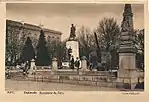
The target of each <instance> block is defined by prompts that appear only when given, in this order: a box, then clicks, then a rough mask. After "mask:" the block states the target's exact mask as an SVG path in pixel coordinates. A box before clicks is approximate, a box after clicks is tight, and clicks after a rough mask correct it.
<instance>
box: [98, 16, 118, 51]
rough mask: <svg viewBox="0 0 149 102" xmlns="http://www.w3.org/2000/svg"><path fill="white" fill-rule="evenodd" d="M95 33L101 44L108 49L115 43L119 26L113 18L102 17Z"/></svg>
mask: <svg viewBox="0 0 149 102" xmlns="http://www.w3.org/2000/svg"><path fill="white" fill-rule="evenodd" d="M96 33H97V34H98V36H99V39H100V42H102V45H104V46H105V48H106V50H107V51H109V50H110V46H111V45H115V44H116V40H117V37H118V35H119V34H120V27H119V25H118V24H117V21H116V20H115V19H114V18H104V19H103V20H101V21H100V22H99V24H98V26H97V29H96Z"/></svg>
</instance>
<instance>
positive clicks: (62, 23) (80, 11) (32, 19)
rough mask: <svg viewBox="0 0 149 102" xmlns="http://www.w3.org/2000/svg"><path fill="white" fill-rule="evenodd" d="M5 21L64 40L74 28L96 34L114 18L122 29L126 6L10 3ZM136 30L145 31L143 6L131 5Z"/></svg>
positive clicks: (7, 6)
mask: <svg viewBox="0 0 149 102" xmlns="http://www.w3.org/2000/svg"><path fill="white" fill-rule="evenodd" d="M6 11H7V13H6V18H7V19H10V20H15V21H23V22H26V23H30V24H35V25H39V24H42V25H44V27H45V28H48V29H52V30H56V31H60V32H62V40H64V39H66V38H67V37H69V33H70V27H71V24H74V25H76V29H77V30H78V29H79V28H80V27H81V26H82V25H84V26H85V27H89V28H90V29H91V30H94V29H95V28H96V27H97V25H98V22H99V21H101V20H102V19H103V18H104V17H108V18H109V17H113V18H114V19H116V20H117V23H118V24H119V25H120V24H121V21H122V18H123V16H122V15H123V11H124V4H95V3H86V4H85V3H81V4H80V3H72V4H65V3H63V4H58V3H57V4H54V3H53V4H51V3H7V5H6ZM132 12H133V14H134V16H133V23H134V28H135V29H142V28H144V5H143V4H132Z"/></svg>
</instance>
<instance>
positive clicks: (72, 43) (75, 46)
mask: <svg viewBox="0 0 149 102" xmlns="http://www.w3.org/2000/svg"><path fill="white" fill-rule="evenodd" d="M75 31H76V27H75V26H74V25H73V24H72V25H71V30H70V37H69V39H68V41H67V42H66V47H67V49H69V48H71V49H72V56H73V57H74V60H76V58H77V57H78V58H79V43H78V41H77V39H76V34H75Z"/></svg>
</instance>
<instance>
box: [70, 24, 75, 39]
mask: <svg viewBox="0 0 149 102" xmlns="http://www.w3.org/2000/svg"><path fill="white" fill-rule="evenodd" d="M75 31H76V28H75V26H74V25H73V24H71V31H70V38H73V39H74V38H75V37H76V35H75Z"/></svg>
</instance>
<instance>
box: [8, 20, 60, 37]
mask: <svg viewBox="0 0 149 102" xmlns="http://www.w3.org/2000/svg"><path fill="white" fill-rule="evenodd" d="M6 23H7V24H8V23H9V24H10V25H14V26H22V25H23V23H21V22H20V21H14V20H8V19H7V20H6ZM23 27H24V28H27V29H32V30H41V29H43V31H44V32H50V33H56V34H59V35H61V34H62V32H60V31H55V30H52V29H48V28H41V27H40V26H39V25H34V24H29V23H24V25H23Z"/></svg>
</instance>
